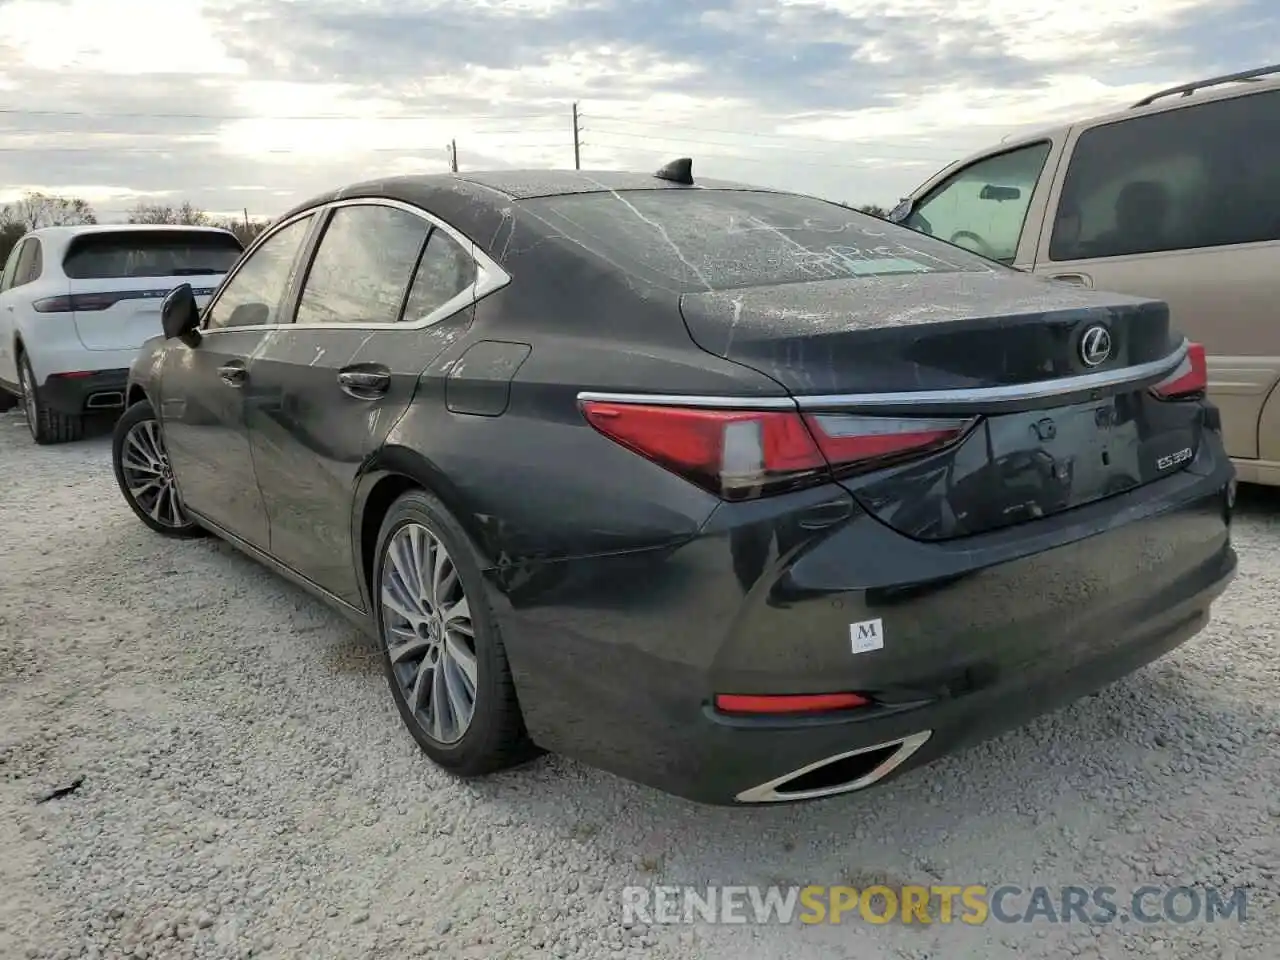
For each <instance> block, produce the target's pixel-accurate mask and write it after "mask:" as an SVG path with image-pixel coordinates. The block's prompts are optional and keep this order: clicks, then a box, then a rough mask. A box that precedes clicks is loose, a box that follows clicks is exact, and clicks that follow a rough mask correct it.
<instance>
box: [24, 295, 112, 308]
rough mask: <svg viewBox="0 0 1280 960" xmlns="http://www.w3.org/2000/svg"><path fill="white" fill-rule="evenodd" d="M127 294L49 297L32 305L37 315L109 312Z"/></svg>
mask: <svg viewBox="0 0 1280 960" xmlns="http://www.w3.org/2000/svg"><path fill="white" fill-rule="evenodd" d="M126 296H128V294H125V293H77V294H73V295H71V296H68V297H47V298H45V299H44V300H37V301H36V302H35V303H33V304H31V307H32V309H33V310H35V312H36V313H71V312H73V311H85V312H89V311H93V310H107V309H109V308H110V307H113V306H114V305H115V304H117V303H119V302H120V301H121V300H122V299H124V298H125V297H126Z"/></svg>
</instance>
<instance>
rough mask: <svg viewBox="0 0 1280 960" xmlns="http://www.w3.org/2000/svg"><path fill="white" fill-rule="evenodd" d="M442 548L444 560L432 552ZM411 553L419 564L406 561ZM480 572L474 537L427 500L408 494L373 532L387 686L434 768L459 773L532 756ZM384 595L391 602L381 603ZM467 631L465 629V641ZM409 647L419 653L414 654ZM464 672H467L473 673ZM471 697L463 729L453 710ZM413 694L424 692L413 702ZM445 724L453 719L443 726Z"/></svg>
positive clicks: (373, 590) (482, 771)
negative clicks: (436, 574)
mask: <svg viewBox="0 0 1280 960" xmlns="http://www.w3.org/2000/svg"><path fill="white" fill-rule="evenodd" d="M441 549H442V550H443V551H444V560H443V561H439V560H438V555H437V554H436V552H435V551H437V550H441ZM393 551H396V555H395V556H394V557H393V556H392V552H393ZM405 551H411V553H406V552H405ZM411 556H412V557H414V558H416V559H409V560H407V561H406V557H411ZM406 567H409V568H411V569H410V571H406V570H405V568H406ZM415 567H416V568H417V570H418V571H419V572H420V573H421V572H423V571H425V573H423V575H421V576H419V577H417V578H416V582H414V581H415V576H414V575H413V573H412V572H411V571H412V568H415ZM441 569H443V570H445V571H447V572H446V573H445V574H444V576H443V577H442V578H441V579H442V580H443V581H444V582H445V583H446V584H447V589H441V590H439V591H435V590H433V588H432V584H431V582H430V581H431V580H432V579H433V578H432V576H431V571H433V570H441ZM481 569H482V561H481V558H480V554H479V551H478V550H477V549H476V548H475V545H474V544H473V542H472V540H471V538H470V537H469V536H468V535H467V533H466V531H465V530H463V529H462V526H461V525H460V524H459V523H458V521H457V520H456V519H454V517H453V516H452V515H451V514H450V513H449V511H448V509H446V508H445V506H444V505H443V504H442V503H441V502H440V501H439V500H437V499H436V498H435V497H434V496H432V495H430V494H428V493H425V492H423V491H418V490H413V491H410V492H408V493H405V494H403V495H402V496H401V497H400V498H399V499H397V500H396V501H395V502H394V503H393V504H392V505H391V507H390V509H389V510H388V511H387V514H386V517H385V518H384V519H383V521H382V527H381V529H380V531H379V533H378V544H377V552H376V553H375V554H374V564H373V579H372V582H371V584H370V596H371V598H372V603H373V610H374V616H375V623H376V626H377V632H378V645H379V648H380V650H381V653H382V662H383V669H384V672H385V673H386V677H387V684H388V686H389V687H390V688H391V695H392V697H393V698H394V700H395V704H396V709H397V710H399V712H400V717H401V719H402V720H403V721H404V724H405V726H406V727H408V728H409V732H410V733H411V734H412V735H413V738H414V740H416V741H417V742H418V746H419V747H421V748H422V751H423V752H424V753H426V755H427V756H428V757H430V758H431V760H433V761H434V762H435V763H436V764H437V765H439V766H440V767H442V768H444V769H445V770H448V771H449V772H451V773H453V774H455V775H457V776H460V777H479V776H484V775H486V774H490V773H495V772H497V771H499V770H504V769H507V768H509V767H513V766H516V765H518V764H521V763H523V762H525V761H527V760H530V759H532V758H533V757H534V756H536V755H537V753H538V752H539V751H538V749H537V748H536V747H534V746H533V744H532V743H531V742H530V740H529V737H528V734H527V733H526V731H525V726H524V718H523V716H522V715H521V712H520V704H519V701H518V699H517V697H516V690H515V683H514V681H513V679H512V676H511V667H510V664H509V663H508V662H507V655H506V648H505V646H504V645H503V639H502V633H501V629H500V627H499V625H498V618H497V616H496V615H495V614H494V611H493V607H492V605H491V604H490V601H489V594H488V589H489V587H488V584H486V583H485V580H484V576H483V574H482V573H481ZM384 577H386V578H387V580H386V584H387V587H388V590H389V591H390V592H389V593H387V594H384V590H383V586H384ZM386 597H389V598H390V599H391V601H392V604H393V605H391V606H389V605H388V604H387V603H386V602H384V598H386ZM460 601H465V603H466V606H467V608H468V616H467V618H466V620H467V622H466V623H465V624H464V623H463V622H462V620H461V619H455V620H450V619H449V615H450V614H451V612H452V611H456V610H457V609H458V604H459V602H460ZM406 607H407V608H408V609H406ZM399 611H403V613H402V612H399ZM405 613H408V614H410V615H412V616H410V617H406V616H404V614H405ZM432 624H434V626H433V625H432ZM464 628H466V629H469V630H470V637H469V638H468V637H467V635H466V633H465V631H464ZM468 640H470V643H469V644H468ZM415 645H416V646H415ZM393 650H394V655H393ZM416 651H420V652H421V657H418V656H416V655H414V654H415V652H416ZM468 655H470V657H469V658H468ZM468 659H469V660H470V662H469V663H468ZM468 667H470V669H471V670H472V671H473V672H472V674H470V675H468V673H467V669H468ZM437 681H438V682H437ZM468 692H470V694H471V714H470V717H469V718H466V722H465V726H464V725H463V723H462V722H461V721H462V719H463V716H462V715H463V714H465V712H466V710H465V704H464V708H463V709H458V708H457V707H456V703H457V701H459V700H461V701H465V700H466V699H467V694H468ZM415 693H420V694H421V695H420V696H416V697H415ZM411 699H415V700H416V701H417V702H416V704H415V706H411V705H410V700H411ZM427 701H429V702H427ZM437 701H439V703H437ZM440 703H447V704H448V709H447V710H445V709H442V708H440V705H439V704H440ZM433 707H434V708H436V709H435V711H434V712H432V708H433ZM434 718H441V719H440V721H439V726H435V725H434V724H433V722H432V720H433V719H434ZM450 718H452V720H453V721H456V723H454V724H453V728H452V729H446V727H449V726H450V724H449V722H448V721H449V720H450ZM458 728H461V729H458ZM446 734H449V735H446Z"/></svg>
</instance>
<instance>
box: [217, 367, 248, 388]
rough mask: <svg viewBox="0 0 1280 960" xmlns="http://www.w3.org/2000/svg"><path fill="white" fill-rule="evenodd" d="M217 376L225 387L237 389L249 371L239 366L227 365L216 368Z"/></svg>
mask: <svg viewBox="0 0 1280 960" xmlns="http://www.w3.org/2000/svg"><path fill="white" fill-rule="evenodd" d="M218 376H219V377H221V378H222V382H223V383H225V384H226V385H227V386H229V387H238V386H240V384H242V383H244V381H245V378H246V377H247V376H249V371H248V370H246V369H245V368H244V367H242V366H240V365H239V364H236V363H229V364H227V365H226V366H225V367H219V368H218Z"/></svg>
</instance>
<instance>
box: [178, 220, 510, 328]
mask: <svg viewBox="0 0 1280 960" xmlns="http://www.w3.org/2000/svg"><path fill="white" fill-rule="evenodd" d="M368 206H377V207H391V208H392V209H394V210H402V211H404V212H405V213H408V214H412V215H413V216H415V217H418V218H420V219H422V220H425V221H426V222H427V223H428V224H429V225H430V226H432V227H435V228H437V229H439V230H443V231H444V232H445V233H447V234H448V235H449V236H450V238H452V239H453V240H454V241H456V242H457V243H458V245H459V246H461V247H462V249H463V250H465V251H467V253H468V254H470V256H471V259H472V260H473V261H474V262H475V265H476V280H475V283H473V284H472V285H471V286H470V287H468V288H467V289H465V290H463V291H462V292H461V293H459V294H457V295H456V296H454V297H451V298H450V299H448V300H446V301H445V302H444V303H442V304H441V305H440V306H438V307H436V308H435V309H434V310H432V311H431V312H430V313H428V314H427V315H426V316H424V317H422V318H421V319H419V320H414V321H411V322H407V323H406V322H403V321H398V322H392V323H342V322H338V323H295V322H294V321H292V320H291V321H289V322H288V323H263V324H254V325H252V326H244V327H215V328H213V329H208V328H201V331H200V333H201V335H202V336H212V335H213V334H218V333H231V332H237V331H243V330H250V331H253V330H285V329H293V328H295V327H296V328H297V329H299V330H302V329H305V330H423V329H425V328H427V327H430V326H433V325H434V324H437V323H439V322H440V321H441V320H445V319H447V318H448V317H451V316H453V315H454V314H455V313H457V312H458V311H459V310H463V309H466V308H467V307H469V306H474V305H475V304H477V303H479V302H480V301H481V300H483V299H484V298H485V297H487V296H489V294H491V293H494V292H496V291H498V290H501V289H502V288H503V287H505V286H506V285H507V284H509V283H510V282H511V275H510V274H509V273H507V271H505V270H504V269H502V267H500V266H499V265H498V263H497V262H496V261H495V260H494V259H493V258H492V257H490V256H489V255H488V254H486V253H485V252H484V251H483V250H481V249H480V248H479V246H478V245H477V244H476V243H475V242H474V241H472V240H471V238H469V237H468V236H467V235H466V234H464V233H463V232H462V231H461V230H459V229H458V228H457V227H455V226H453V225H452V224H450V223H446V222H445V221H444V220H441V219H440V218H439V217H437V216H436V215H435V214H433V213H428V212H427V211H426V210H423V209H422V208H420V207H415V206H414V205H413V204H410V203H404V202H403V201H401V200H392V199H389V198H387V197H352V198H349V199H345V200H333V201H330V202H328V203H322V204H319V205H318V206H315V207H309V208H308V209H306V210H299V211H298V212H297V213H295V214H294V215H293V216H291V217H289V219H287V220H281V221H280V222H279V223H277V224H273V225H272V227H271V229H270V230H269V231H264V232H263V233H262V234H261V235H260V236H259V237H257V238H256V239H255V240H254V241H253V243H252V244H250V246H249V248H248V249H247V250H246V251H245V253H244V256H243V257H242V258H241V260H240V262H239V263H238V264H236V266H235V269H234V270H233V271H232V272H231V273H230V274H228V275H227V277H226V279H225V280H224V281H223V284H222V287H221V288H220V289H219V291H218V296H219V297H220V296H221V294H222V290H225V289H226V288H227V287H228V286H229V285H230V284H231V282H232V280H234V279H235V276H236V274H237V273H239V272H240V268H241V267H242V266H244V264H245V263H247V262H248V260H249V258H250V257H251V256H253V254H254V253H256V252H257V250H258V247H259V246H261V245H262V244H264V243H266V242H267V240H269V239H270V238H271V237H273V236H275V235H276V234H277V233H279V232H280V231H281V230H284V229H285V228H287V227H289V226H291V225H292V224H294V223H296V222H298V221H299V220H301V219H303V218H305V217H309V216H315V215H317V214H319V215H321V216H324V215H325V214H327V213H329V212H330V211H332V210H337V209H339V208H341V207H368ZM323 242H324V237H323V236H321V238H320V243H323ZM319 249H320V248H319V245H317V246H316V250H317V251H318V250H319ZM314 257H315V254H314V253H313V254H312V258H313V259H314ZM410 282H411V283H412V278H411V279H410ZM216 302H217V299H216V298H215V299H213V300H210V301H209V304H208V306H206V308H205V310H206V312H207V311H208V310H210V309H212V307H213V306H214V304H215V303H216Z"/></svg>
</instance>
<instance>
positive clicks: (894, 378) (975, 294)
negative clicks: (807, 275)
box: [681, 271, 1181, 395]
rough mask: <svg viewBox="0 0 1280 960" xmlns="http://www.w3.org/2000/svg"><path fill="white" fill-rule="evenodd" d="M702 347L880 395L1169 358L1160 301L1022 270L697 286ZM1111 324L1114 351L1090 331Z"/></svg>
mask: <svg viewBox="0 0 1280 960" xmlns="http://www.w3.org/2000/svg"><path fill="white" fill-rule="evenodd" d="M681 311H682V313H683V314H684V318H685V323H686V325H687V326H688V328H689V333H690V335H691V336H692V337H693V339H694V341H695V342H696V343H697V344H698V346H700V347H701V348H702V349H704V350H706V351H708V352H709V353H713V354H715V355H716V356H719V357H724V358H725V359H727V360H734V361H736V362H738V363H742V364H745V365H746V366H749V367H753V368H755V369H756V370H758V371H760V372H761V373H764V374H766V375H768V376H770V377H772V378H773V379H774V380H776V381H778V382H779V383H781V384H782V385H783V386H785V387H786V388H787V389H789V390H791V391H792V392H794V393H796V394H818V395H825V394H848V393H856V394H869V393H896V392H904V391H905V392H915V391H935V390H958V389H959V390H969V389H973V388H981V387H998V386H1010V385H1018V384H1026V383H1038V382H1041V381H1045V380H1051V379H1057V378H1065V377H1072V376H1078V375H1081V374H1088V373H1099V372H1105V371H1108V370H1117V369H1121V368H1124V367H1129V366H1134V365H1137V364H1142V363H1148V362H1152V361H1156V360H1159V359H1160V358H1162V357H1165V356H1167V355H1168V354H1169V353H1170V352H1171V351H1172V350H1173V349H1174V347H1175V346H1176V344H1177V342H1178V341H1180V340H1181V338H1180V337H1178V338H1173V337H1172V336H1171V331H1170V327H1169V308H1168V306H1167V305H1166V304H1164V303H1162V302H1160V301H1152V300H1146V299H1140V298H1137V297H1127V296H1123V295H1120V294H1101V293H1096V292H1094V291H1091V290H1083V289H1079V288H1075V287H1069V286H1067V285H1066V284H1062V283H1055V282H1053V281H1046V280H1041V279H1039V278H1036V277H1030V276H1025V275H1022V274H1019V273H1015V272H1012V271H1010V272H1007V273H1005V272H1000V273H996V272H990V273H918V274H914V275H908V276H878V277H875V276H868V277H859V278H851V279H849V278H846V279H833V280H818V281H813V282H809V283H788V284H779V285H776V286H767V287H747V288H740V289H736V290H721V291H714V292H708V293H694V294H685V295H684V296H683V297H682V298H681ZM1098 324H1102V325H1104V326H1105V327H1106V328H1107V331H1108V335H1109V337H1110V340H1111V350H1110V355H1109V356H1108V357H1107V358H1106V359H1105V360H1104V361H1103V362H1102V363H1099V364H1096V365H1094V366H1090V365H1088V364H1086V363H1085V362H1084V361H1083V359H1082V357H1081V355H1080V339H1081V337H1082V335H1083V334H1084V333H1085V332H1086V331H1087V330H1088V329H1089V328H1091V327H1093V326H1096V325H1098Z"/></svg>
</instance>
